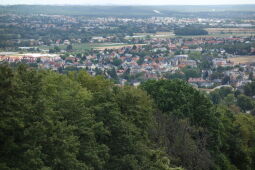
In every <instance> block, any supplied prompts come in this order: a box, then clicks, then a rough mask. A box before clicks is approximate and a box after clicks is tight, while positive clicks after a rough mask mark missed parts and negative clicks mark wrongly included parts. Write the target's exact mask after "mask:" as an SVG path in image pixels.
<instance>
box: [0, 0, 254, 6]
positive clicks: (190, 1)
mask: <svg viewBox="0 0 255 170" xmlns="http://www.w3.org/2000/svg"><path fill="white" fill-rule="evenodd" d="M0 4H2V5H8V4H59V5H60V4H75V5H78V4H81V5H221V4H255V0H0Z"/></svg>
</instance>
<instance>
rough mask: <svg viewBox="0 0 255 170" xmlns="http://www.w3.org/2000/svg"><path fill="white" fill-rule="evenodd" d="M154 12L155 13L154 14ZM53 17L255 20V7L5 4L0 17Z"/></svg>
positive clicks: (1, 7)
mask: <svg viewBox="0 0 255 170" xmlns="http://www.w3.org/2000/svg"><path fill="white" fill-rule="evenodd" d="M155 11H157V12H155ZM3 13H12V14H13V13H14V14H55V15H85V16H123V17H124V16H133V17H136V16H180V17H182V16H187V14H188V15H189V16H190V17H193V16H201V17H207V16H208V17H212V16H216V17H217V16H219V17H238V16H240V15H247V16H249V17H253V18H255V5H211V6H195V5H184V6H181V5H175V6H173V5H172V6H82V5H66V6H64V5H63V6H60V5H6V6H0V14H3Z"/></svg>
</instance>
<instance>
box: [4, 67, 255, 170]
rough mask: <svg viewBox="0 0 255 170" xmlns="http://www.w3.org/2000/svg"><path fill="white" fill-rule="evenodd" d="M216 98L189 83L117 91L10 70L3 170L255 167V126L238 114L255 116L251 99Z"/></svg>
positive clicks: (221, 93) (81, 75) (84, 80)
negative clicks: (251, 113)
mask: <svg viewBox="0 0 255 170" xmlns="http://www.w3.org/2000/svg"><path fill="white" fill-rule="evenodd" d="M127 75H128V74H127ZM144 90H145V91H144ZM146 91H147V93H148V94H149V95H147V93H146ZM210 98H211V99H212V100H213V102H214V103H218V104H220V105H218V106H217V107H215V106H214V105H213V104H212V103H211V101H210V100H209V97H207V96H206V95H205V94H203V93H201V92H199V91H198V90H196V89H194V88H193V87H192V86H190V85H189V84H187V83H185V82H184V81H181V80H159V81H152V80H151V81H147V82H145V83H144V84H142V86H141V88H134V87H129V86H125V87H117V86H115V85H113V83H112V82H111V81H110V80H105V79H104V78H103V77H101V76H95V77H92V76H90V75H89V74H88V73H86V72H84V71H79V72H69V73H68V74H67V75H61V74H59V73H55V72H51V71H42V70H40V71H36V70H34V69H31V68H28V67H26V66H23V65H20V66H18V67H15V68H10V67H9V66H7V65H1V66H0V169H3V170H4V169H6V170H9V169H15V170H27V169H32V170H33V169H36V170H37V169H52V170H79V169H80V170H84V169H88V170H113V169H114V170H115V169H117V170H181V169H182V168H172V167H184V168H185V169H189V170H208V169H219V170H220V169H222V170H239V169H240V170H243V169H247V170H252V169H254V168H255V167H254V165H255V150H254V148H255V145H254V143H255V138H254V136H255V131H254V129H255V118H254V116H252V115H248V114H242V113H239V112H238V109H236V110H237V111H236V112H235V114H234V113H233V112H232V110H234V109H235V107H237V105H238V106H239V107H240V108H241V109H242V110H243V111H248V110H249V111H250V110H252V109H253V110H252V112H254V108H253V103H254V102H253V100H252V98H251V97H248V96H245V95H243V94H241V93H240V92H238V93H237V92H233V91H232V89H229V88H222V89H219V90H215V91H214V92H212V93H211V95H210ZM233 106H235V107H233ZM233 108H234V109H233Z"/></svg>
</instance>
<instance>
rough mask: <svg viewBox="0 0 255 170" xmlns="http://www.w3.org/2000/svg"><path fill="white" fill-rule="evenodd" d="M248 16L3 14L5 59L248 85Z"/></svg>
mask: <svg viewBox="0 0 255 170" xmlns="http://www.w3.org/2000/svg"><path fill="white" fill-rule="evenodd" d="M158 12H159V11H158ZM244 17H246V18H245V19H242V20H240V19H239V18H236V16H235V17H234V18H231V17H227V18H226V17H223V18H219V17H208V18H206V17H186V18H185V17H167V16H166V17H164V16H152V17H150V16H148V17H112V16H111V17H88V16H72V15H70V16H69V15H49V14H47V15H46V14H35V15H17V14H8V13H7V14H2V15H1V16H0V18H1V23H0V30H1V31H2V32H4V31H5V34H1V40H0V49H1V52H0V62H2V63H4V62H8V63H12V64H15V63H27V64H28V65H30V66H32V67H36V68H39V69H52V70H55V71H58V72H61V73H66V72H68V71H72V70H81V69H83V70H86V71H87V72H88V73H90V74H91V75H93V76H95V75H102V76H104V77H107V78H109V79H112V80H113V81H114V83H115V84H118V85H125V84H129V85H134V86H138V85H139V84H140V83H141V82H143V81H146V80H148V79H156V80H159V79H174V78H179V79H183V80H185V81H188V82H189V83H190V84H192V85H193V86H195V87H197V88H201V89H208V90H210V89H213V88H217V87H221V86H231V87H234V88H240V87H243V86H244V85H245V84H247V83H249V82H251V81H252V80H253V79H254V76H255V75H254V73H255V64H254V63H255V19H254V18H250V16H249V15H247V16H244ZM6 32H8V33H6Z"/></svg>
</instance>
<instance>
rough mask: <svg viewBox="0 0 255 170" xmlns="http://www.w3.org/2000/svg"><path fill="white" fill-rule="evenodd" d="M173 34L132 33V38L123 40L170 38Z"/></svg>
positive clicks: (127, 37) (128, 37)
mask: <svg viewBox="0 0 255 170" xmlns="http://www.w3.org/2000/svg"><path fill="white" fill-rule="evenodd" d="M174 36H175V34H174V33H173V32H156V33H155V34H153V33H134V35H133V36H126V37H125V39H132V38H141V39H146V38H171V37H174Z"/></svg>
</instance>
